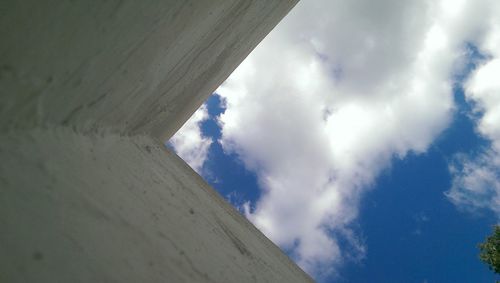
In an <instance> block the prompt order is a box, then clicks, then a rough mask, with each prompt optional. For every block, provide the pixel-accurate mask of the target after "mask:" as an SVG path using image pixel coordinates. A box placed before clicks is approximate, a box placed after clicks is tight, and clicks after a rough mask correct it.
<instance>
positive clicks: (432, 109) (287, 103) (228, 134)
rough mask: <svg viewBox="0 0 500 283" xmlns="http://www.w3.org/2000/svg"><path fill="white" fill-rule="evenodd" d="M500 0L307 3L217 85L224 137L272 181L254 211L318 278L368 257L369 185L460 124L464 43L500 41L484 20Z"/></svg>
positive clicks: (262, 178) (264, 181) (263, 180)
mask: <svg viewBox="0 0 500 283" xmlns="http://www.w3.org/2000/svg"><path fill="white" fill-rule="evenodd" d="M494 5H497V4H495V1H481V3H478V2H477V1H450V0H446V1H399V0H397V1H396V0H387V1H369V0H354V1H330V0H328V1H327V0H324V1H308V0H303V1H301V2H300V3H299V4H298V5H297V6H296V8H295V9H294V10H293V11H292V12H291V13H290V15H288V16H287V17H286V18H285V20H284V21H282V23H280V24H279V26H278V27H277V28H276V29H275V30H274V31H273V32H272V33H271V34H270V35H269V36H268V37H267V38H266V39H265V40H264V41H263V42H262V43H261V44H260V45H259V46H258V47H257V48H256V49H255V50H254V51H253V52H252V54H251V55H250V56H249V57H248V58H247V59H246V60H245V61H244V62H243V63H242V64H241V65H240V66H239V67H238V69H237V70H236V71H235V72H234V73H233V74H232V75H231V77H230V78H229V79H228V80H227V81H226V82H225V83H224V84H223V85H222V86H221V87H220V88H219V89H218V90H217V93H218V94H219V95H221V97H223V99H224V100H225V103H226V107H227V109H226V111H225V113H224V114H223V115H221V117H220V123H221V126H222V138H221V140H220V142H221V144H222V145H223V148H224V150H226V151H228V152H235V153H237V154H238V155H239V157H240V158H241V159H242V161H243V162H244V164H245V166H246V167H247V168H248V169H250V170H253V171H255V172H256V173H257V176H258V179H259V183H260V186H261V188H262V190H263V195H262V197H261V199H260V200H259V201H258V202H257V203H256V204H255V205H254V207H252V208H251V209H250V207H249V206H248V205H247V206H246V207H247V213H246V214H247V217H248V218H249V219H250V220H251V221H252V222H253V223H254V224H255V225H256V226H257V227H259V228H260V229H261V230H262V231H263V232H264V233H265V234H266V235H267V236H268V237H270V238H271V239H272V240H273V241H275V242H276V243H277V244H279V245H280V246H282V247H283V248H285V249H287V250H292V251H293V254H294V255H295V258H296V260H298V262H299V264H300V265H301V266H302V267H304V268H305V269H306V270H307V271H309V272H310V273H312V274H314V275H315V276H319V277H321V275H324V274H328V273H329V272H332V271H335V268H336V266H337V264H339V263H341V262H342V261H343V259H345V258H351V257H353V254H354V257H355V258H359V257H361V256H362V255H363V252H364V247H363V245H362V241H360V239H358V238H357V237H356V236H355V234H354V233H353V231H352V229H351V224H352V223H353V221H354V220H355V219H356V217H357V211H358V202H359V199H360V197H361V195H362V193H363V192H364V191H366V190H367V189H368V188H369V187H370V186H371V185H372V183H373V181H374V179H375V177H376V176H377V174H378V173H379V172H380V171H381V170H383V169H384V168H386V167H387V166H389V165H390V160H391V158H393V157H399V158H403V157H404V156H405V155H406V154H407V153H408V152H415V153H421V152H425V151H426V149H427V148H428V146H429V145H430V144H431V143H432V141H433V140H434V139H435V137H436V136H437V135H438V134H439V133H440V132H441V131H442V130H443V129H444V128H445V127H446V126H447V125H448V124H449V121H450V119H451V116H452V113H453V111H454V105H453V96H452V91H451V87H452V84H453V82H452V81H451V79H450V78H451V77H452V74H453V73H454V72H455V71H456V70H457V69H459V68H460V66H461V64H462V63H463V60H462V59H463V53H464V52H463V46H464V44H465V42H466V41H468V42H479V41H481V42H485V43H484V44H485V46H491V48H492V49H494V48H496V47H498V46H500V45H499V44H498V43H497V42H496V41H494V40H493V39H491V38H490V36H488V34H490V33H489V32H488V31H487V30H486V28H485V23H486V22H487V21H488V20H491V19H493V18H494V17H496V16H498V15H499V13H498V11H495V10H493V11H492V7H493V6H494ZM497 6H498V5H497ZM495 38H497V39H498V36H497V37H495ZM496 74H498V72H497V73H496ZM489 78H490V81H491V82H493V81H495V82H499V81H500V80H494V78H495V76H494V75H491V76H490V77H489ZM495 97H496V98H498V96H495ZM491 99H493V98H491ZM496 101H498V99H497V100H496ZM485 103H486V104H488V105H491V102H489V101H488V102H485ZM495 109H497V110H498V106H497V108H495ZM495 113H496V112H495ZM496 115H498V114H485V117H491V118H490V120H488V121H490V123H489V124H488V123H487V119H486V118H485V119H483V120H484V121H485V122H484V123H483V122H482V124H484V125H486V126H483V128H484V127H486V128H488V130H487V129H486V128H485V129H484V130H482V131H485V133H486V132H487V131H489V130H491V129H490V128H491V125H498V123H496V122H495V121H500V120H499V119H497V117H498V116H496ZM488 125H490V126H488ZM495 129H496V128H495ZM494 131H495V133H498V131H496V130H494ZM339 239H342V240H343V241H345V240H347V242H349V243H350V246H349V247H344V246H343V247H342V249H341V248H340V247H339V244H338V242H339Z"/></svg>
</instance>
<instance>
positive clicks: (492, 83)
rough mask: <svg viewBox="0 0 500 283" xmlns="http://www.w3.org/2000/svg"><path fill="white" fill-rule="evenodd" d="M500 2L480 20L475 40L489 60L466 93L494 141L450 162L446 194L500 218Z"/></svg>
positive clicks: (484, 130)
mask: <svg viewBox="0 0 500 283" xmlns="http://www.w3.org/2000/svg"><path fill="white" fill-rule="evenodd" d="M498 15H500V3H499V2H498V1H495V2H492V3H491V5H489V6H488V13H487V14H486V16H483V18H482V19H481V21H480V23H481V24H480V26H481V27H482V29H481V31H482V32H481V33H480V34H481V36H480V37H478V38H477V40H476V41H475V42H474V43H475V44H476V45H477V47H478V48H479V50H480V51H481V52H482V53H483V54H484V55H486V57H487V58H488V60H485V61H484V62H483V63H482V64H480V65H479V66H478V67H477V69H476V70H474V71H473V72H472V74H471V76H470V78H469V79H468V81H467V82H466V84H465V95H466V97H467V99H468V100H469V101H472V102H474V105H475V109H474V110H475V111H476V112H477V113H479V114H480V118H479V120H478V121H477V131H478V133H479V134H480V135H482V136H483V137H484V138H485V139H487V140H488V141H490V142H491V144H490V146H489V147H488V148H486V149H484V151H483V152H481V153H480V154H478V155H477V156H467V155H464V154H462V155H459V156H458V157H457V158H456V160H455V162H453V163H452V164H451V166H450V172H451V173H452V175H453V184H452V188H451V189H450V190H449V191H448V192H447V196H448V197H449V198H450V200H452V201H453V202H454V203H455V204H456V205H458V206H459V207H460V208H463V209H465V210H473V211H474V210H477V209H490V210H492V211H493V212H494V213H496V215H497V216H498V217H499V219H500V17H499V16H498Z"/></svg>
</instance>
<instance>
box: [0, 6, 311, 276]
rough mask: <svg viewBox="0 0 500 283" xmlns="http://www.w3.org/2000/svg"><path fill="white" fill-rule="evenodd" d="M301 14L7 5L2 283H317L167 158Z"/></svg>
mask: <svg viewBox="0 0 500 283" xmlns="http://www.w3.org/2000/svg"><path fill="white" fill-rule="evenodd" d="M295 3H296V1H295V0H255V1H250V0H232V1H231V0H210V1H209V0H207V1H198V0H196V1H194V0H193V1H189V0H167V1H132V0H128V1H118V0H116V1H110V0H108V1H56V0H53V1H48V0H47V1H44V0H41V1H38V0H37V1H35V0H30V1H16V0H5V1H0V38H1V39H2V40H1V44H0V282H2V283H3V282H304V281H309V280H311V279H310V278H309V277H308V276H307V275H306V274H305V273H304V272H303V271H302V270H301V269H300V268H298V267H297V266H296V265H295V264H294V263H293V262H291V261H290V260H289V259H288V258H287V257H286V256H285V255H284V254H283V253H282V252H281V251H280V250H279V249H278V248H277V247H276V246H275V245H274V244H272V243H271V242H270V241H269V240H268V239H267V238H266V237H265V236H264V235H263V234H262V233H260V232H259V231H258V230H257V229H256V228H255V227H254V226H253V225H251V224H250V223H249V222H248V221H247V220H246V219H245V218H244V217H242V216H241V215H240V214H238V212H237V211H236V210H234V209H233V208H232V207H231V206H230V205H229V204H227V203H226V202H225V201H224V200H223V199H222V198H221V197H220V196H219V195H218V194H217V193H216V192H215V191H214V190H213V189H212V188H210V187H209V186H208V185H207V184H206V183H205V182H204V181H203V180H202V179H201V178H200V177H199V176H198V175H197V174H196V173H195V172H194V171H193V170H191V169H190V168H189V167H188V165H186V164H185V163H184V162H183V161H182V160H181V159H179V158H178V157H177V156H175V155H174V154H172V153H171V152H169V151H168V150H166V149H165V148H164V146H163V141H164V140H165V139H167V138H169V137H170V136H171V135H172V134H173V133H175V131H176V130H177V129H178V128H179V127H180V126H181V125H182V124H183V123H184V122H185V121H186V120H187V119H188V117H189V116H190V115H191V114H192V113H193V112H194V111H195V110H196V109H197V108H198V107H199V106H200V105H201V103H202V102H203V101H204V100H205V99H206V98H207V97H208V96H209V95H210V94H211V93H212V92H213V90H215V89H216V88H217V87H218V85H219V84H220V83H221V82H222V81H223V80H224V79H225V78H226V77H227V76H228V75H229V74H230V72H231V71H232V70H233V69H234V68H235V67H236V66H237V65H238V64H239V63H240V62H241V61H242V60H243V59H244V57H245V56H246V55H247V54H248V53H249V52H250V51H251V50H252V49H253V47H254V46H255V45H256V44H257V43H258V42H259V41H260V40H262V38H263V37H264V36H265V35H266V34H267V33H268V32H269V31H270V30H271V29H272V27H274V26H275V25H276V24H277V23H278V21H279V20H280V19H281V18H282V17H283V16H284V15H285V14H286V13H287V12H288V11H289V10H290V9H291V8H292V7H293V5H294V4H295Z"/></svg>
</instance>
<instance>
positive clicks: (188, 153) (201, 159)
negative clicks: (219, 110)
mask: <svg viewBox="0 0 500 283" xmlns="http://www.w3.org/2000/svg"><path fill="white" fill-rule="evenodd" d="M206 119H208V111H207V107H206V106H205V105H203V106H201V107H200V108H199V109H198V110H196V112H195V113H194V114H193V116H191V118H189V120H188V121H187V122H186V123H185V124H184V125H183V126H182V128H180V129H179V131H177V133H175V135H174V136H173V137H172V138H171V139H170V140H169V143H170V144H171V145H172V147H173V148H174V151H175V153H177V155H179V157H181V158H182V159H183V160H184V161H185V162H186V163H187V164H189V166H191V168H193V169H194V170H195V171H196V172H198V174H201V170H202V168H203V164H204V163H205V160H206V159H207V154H208V149H209V148H210V145H211V144H212V139H211V138H208V137H204V136H203V134H202V132H201V129H200V127H201V123H202V122H203V121H205V120H206Z"/></svg>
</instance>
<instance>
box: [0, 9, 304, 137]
mask: <svg viewBox="0 0 500 283" xmlns="http://www.w3.org/2000/svg"><path fill="white" fill-rule="evenodd" d="M296 2H297V0H257V1H249V0H231V1H229V0H210V1H198V0H168V1H131V0H129V1H121V0H116V1H35V0H32V1H17V0H5V1H1V3H0V13H1V14H0V38H2V44H1V45H0V85H1V86H2V87H1V89H0V91H1V95H0V105H1V106H0V130H2V129H3V130H5V129H9V128H10V129H12V128H19V127H24V128H33V127H36V126H40V125H42V126H46V125H69V126H72V127H76V128H78V129H80V130H82V131H93V130H95V129H96V128H107V129H109V130H111V131H114V132H119V133H122V134H142V133H147V134H151V135H153V136H155V137H159V138H161V139H164V140H166V139H168V138H169V137H170V136H172V135H173V134H174V133H175V132H176V131H177V129H178V128H180V126H182V124H183V123H184V122H185V121H186V120H187V119H188V118H189V116H190V115H191V114H192V113H193V112H194V111H195V110H196V109H197V108H198V107H199V106H200V105H201V104H202V103H203V102H204V101H205V100H206V99H207V97H208V96H209V95H210V94H211V93H212V92H213V91H214V90H215V89H216V88H217V87H218V86H219V85H220V84H221V83H222V82H223V81H224V80H225V79H226V78H227V77H228V76H229V74H230V73H231V72H232V71H233V70H234V69H235V68H236V66H237V65H238V64H239V63H240V62H241V61H242V60H243V59H244V58H245V57H246V56H247V54H248V53H249V52H250V51H251V50H252V49H253V48H254V47H255V46H256V45H257V43H258V42H260V40H262V38H263V37H264V36H265V35H266V34H267V33H268V32H269V31H270V30H271V29H272V28H273V27H274V26H275V25H276V24H277V23H278V21H279V20H280V19H281V18H282V17H283V16H284V15H285V14H286V13H287V12H288V11H289V10H290V9H291V7H293V5H294V4H295V3H296Z"/></svg>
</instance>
